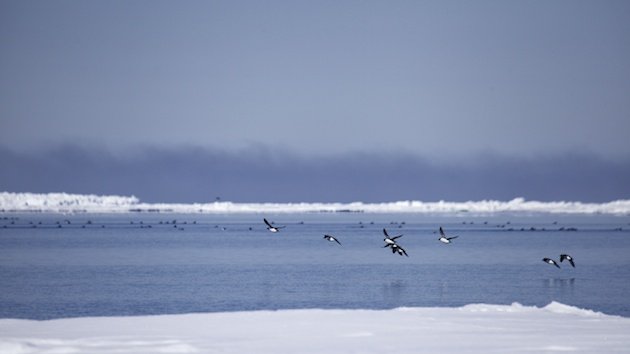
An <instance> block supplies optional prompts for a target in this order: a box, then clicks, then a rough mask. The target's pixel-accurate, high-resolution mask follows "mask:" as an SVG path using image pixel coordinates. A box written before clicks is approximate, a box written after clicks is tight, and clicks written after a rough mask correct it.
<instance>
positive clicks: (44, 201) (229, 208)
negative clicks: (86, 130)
mask: <svg viewBox="0 0 630 354" xmlns="http://www.w3.org/2000/svg"><path fill="white" fill-rule="evenodd" d="M0 212H5V213H6V212H47V213H133V212H169V213H215V214H223V213H342V212H348V213H424V214H440V213H445V214H447V213H472V214H492V213H504V212H514V213H566V214H614V215H624V214H629V215H630V200H615V201H611V202H607V203H582V202H567V201H554V202H540V201H528V200H525V199H524V198H515V199H512V200H510V201H497V200H481V201H467V202H446V201H439V202H422V201H397V202H388V203H363V202H352V203H234V202H227V201H216V202H212V203H192V204H178V203H171V204H169V203H142V202H140V200H139V199H138V198H136V197H135V196H117V195H105V196H99V195H83V194H68V193H47V194H37V193H13V192H0Z"/></svg>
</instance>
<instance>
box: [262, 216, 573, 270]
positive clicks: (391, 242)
mask: <svg viewBox="0 0 630 354" xmlns="http://www.w3.org/2000/svg"><path fill="white" fill-rule="evenodd" d="M263 221H264V222H265V224H266V225H267V230H269V231H270V232H273V233H276V232H279V231H280V230H281V229H283V228H285V226H275V225H273V224H272V223H270V222H269V220H267V219H266V218H263ZM383 234H384V235H385V238H384V239H383V241H385V245H384V246H383V248H390V249H391V250H392V253H393V254H396V253H398V255H400V256H403V255H404V256H407V257H409V255H408V254H407V251H405V249H404V248H402V246H400V245H399V244H398V241H396V240H397V239H399V238H401V237H402V236H403V235H396V236H390V235H389V233H388V232H387V230H386V229H383ZM457 237H459V236H450V237H449V236H447V235H446V233H445V232H444V229H442V226H440V238H438V241H440V242H442V243H444V244H449V243H451V240H453V239H456V238H457ZM324 239H325V240H327V241H329V242H336V243H338V244H339V245H340V246H341V242H339V240H338V239H337V238H336V237H335V236H333V235H328V234H326V235H324ZM565 260H566V261H568V262H569V264H571V266H572V267H573V268H575V261H574V259H573V257H571V256H570V255H568V254H561V255H560V263H562V262H564V261H565ZM543 262H545V263H547V264H551V265H554V266H556V267H557V268H560V265H559V264H558V262H556V261H554V260H553V259H551V258H548V257H545V258H543Z"/></svg>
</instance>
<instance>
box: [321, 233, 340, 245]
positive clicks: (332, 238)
mask: <svg viewBox="0 0 630 354" xmlns="http://www.w3.org/2000/svg"><path fill="white" fill-rule="evenodd" d="M324 238H325V239H326V240H328V241H330V242H337V243H338V244H339V245H340V246H341V242H339V240H337V239H336V238H335V237H334V236H332V235H324Z"/></svg>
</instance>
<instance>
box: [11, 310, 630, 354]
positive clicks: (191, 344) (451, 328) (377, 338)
mask: <svg viewBox="0 0 630 354" xmlns="http://www.w3.org/2000/svg"><path fill="white" fill-rule="evenodd" d="M629 348H630V319H629V318H624V317H616V316H608V315H604V314H601V313H595V312H592V311H588V310H582V309H578V308H575V307H571V306H566V305H563V304H558V303H551V304H549V305H548V306H546V307H543V308H536V307H528V306H522V305H520V304H516V303H515V304H513V305H511V306H507V305H468V306H464V307H460V308H400V309H394V310H385V311H382V310H283V311H255V312H229V313H210V314H187V315H163V316H147V317H102V318H74V319H60V320H51V321H31V320H12V319H4V320H0V353H5V354H18V353H20V354H22V353H112V352H120V353H215V352H221V353H347V352H360V353H454V352H467V353H491V352H493V353H516V352H522V353H540V352H558V351H579V352H582V353H605V352H607V353H610V352H626V353H627V352H629V351H630V349H629Z"/></svg>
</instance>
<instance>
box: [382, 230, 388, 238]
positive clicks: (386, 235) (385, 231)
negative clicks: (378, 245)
mask: <svg viewBox="0 0 630 354" xmlns="http://www.w3.org/2000/svg"><path fill="white" fill-rule="evenodd" d="M383 233H384V234H385V237H387V238H389V235H388V234H387V230H385V229H383Z"/></svg>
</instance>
